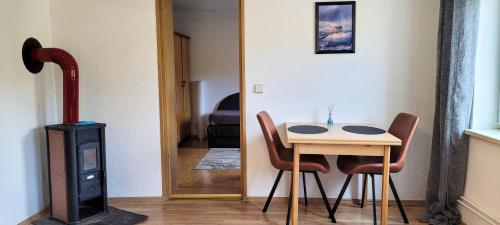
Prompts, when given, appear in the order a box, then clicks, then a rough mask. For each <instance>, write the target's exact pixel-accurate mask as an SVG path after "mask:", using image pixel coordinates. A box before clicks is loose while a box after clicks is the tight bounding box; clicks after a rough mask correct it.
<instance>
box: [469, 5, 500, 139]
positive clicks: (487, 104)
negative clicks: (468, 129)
mask: <svg viewBox="0 0 500 225" xmlns="http://www.w3.org/2000/svg"><path fill="white" fill-rule="evenodd" d="M480 10H481V11H480V17H479V34H478V48H477V56H476V79H475V82H476V83H475V89H474V109H473V114H474V115H473V121H472V127H473V128H474V129H488V128H494V127H495V126H496V123H497V122H498V118H499V117H498V114H497V113H498V109H499V107H498V101H499V93H500V63H499V62H500V41H499V40H500V1H498V0H482V1H481V8H480Z"/></svg>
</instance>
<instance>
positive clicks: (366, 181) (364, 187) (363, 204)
mask: <svg viewBox="0 0 500 225" xmlns="http://www.w3.org/2000/svg"><path fill="white" fill-rule="evenodd" d="M367 183H368V175H367V174H363V193H362V194H361V208H363V207H365V198H366V185H367Z"/></svg>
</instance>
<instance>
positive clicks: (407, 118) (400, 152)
mask: <svg viewBox="0 0 500 225" xmlns="http://www.w3.org/2000/svg"><path fill="white" fill-rule="evenodd" d="M418 121H419V118H418V116H415V115H412V114H408V113H399V114H398V115H397V116H396V118H394V120H393V121H392V124H391V127H389V131H388V132H389V133H391V134H392V135H394V136H396V137H397V138H399V139H401V141H402V143H401V146H393V147H392V148H391V163H397V164H399V166H400V167H401V168H402V167H403V166H404V163H405V161H406V156H407V154H408V149H409V148H410V143H411V140H412V138H413V134H414V133H415V129H416V128H417V124H418Z"/></svg>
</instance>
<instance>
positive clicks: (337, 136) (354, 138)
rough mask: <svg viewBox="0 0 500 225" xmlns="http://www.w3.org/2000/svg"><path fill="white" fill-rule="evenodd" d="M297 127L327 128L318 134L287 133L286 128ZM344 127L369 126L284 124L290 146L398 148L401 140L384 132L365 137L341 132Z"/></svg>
mask: <svg viewBox="0 0 500 225" xmlns="http://www.w3.org/2000/svg"><path fill="white" fill-rule="evenodd" d="M297 125H313V126H320V127H324V128H327V129H328V131H327V132H325V133H320V134H299V133H294V132H290V131H288V128H290V127H292V126H297ZM344 126H370V125H367V124H334V125H333V126H332V127H329V126H327V125H326V123H296V122H287V123H286V135H287V138H288V143H290V144H338V145H393V146H400V145H401V140H400V139H399V138H397V137H395V136H394V135H392V134H390V133H388V132H386V133H384V134H376V135H365V134H355V133H350V132H347V131H344V130H342V127H344Z"/></svg>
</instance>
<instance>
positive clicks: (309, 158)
mask: <svg viewBox="0 0 500 225" xmlns="http://www.w3.org/2000/svg"><path fill="white" fill-rule="evenodd" d="M257 119H258V120H259V123H260V127H261V128H262V133H263V134H264V138H265V139H266V144H267V150H268V152H269V158H270V160H271V164H272V165H273V166H274V168H276V169H278V170H279V173H278V176H277V177H276V180H275V181H274V185H273V187H272V189H271V193H269V197H268V198H267V201H266V204H265V205H264V208H263V209H262V212H266V211H267V208H268V207H269V204H270V203H271V199H272V198H273V195H274V191H276V187H277V186H278V183H279V181H280V179H281V176H282V175H283V171H292V170H293V149H290V148H285V146H283V143H282V142H281V139H280V136H279V134H278V131H277V130H276V126H275V125H274V122H273V120H272V119H271V117H270V116H269V114H268V113H267V112H265V111H264V112H260V113H259V114H257ZM299 170H300V172H302V179H303V184H304V197H305V204H306V205H307V190H306V183H305V181H306V180H305V173H312V174H313V175H314V178H315V179H316V182H317V183H318V187H319V190H320V192H321V196H322V197H323V202H324V204H325V207H326V209H327V212H328V213H329V217H330V218H331V220H332V222H335V218H334V217H333V216H330V215H331V214H330V213H331V212H332V211H331V209H330V204H329V203H328V198H327V197H326V194H325V191H324V189H323V185H322V184H321V181H320V179H319V176H318V171H319V172H322V173H328V171H330V165H329V164H328V161H327V160H326V158H325V156H323V155H301V157H300V164H299ZM291 194H292V185H290V196H289V197H288V214H287V224H289V221H290V208H291Z"/></svg>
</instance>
